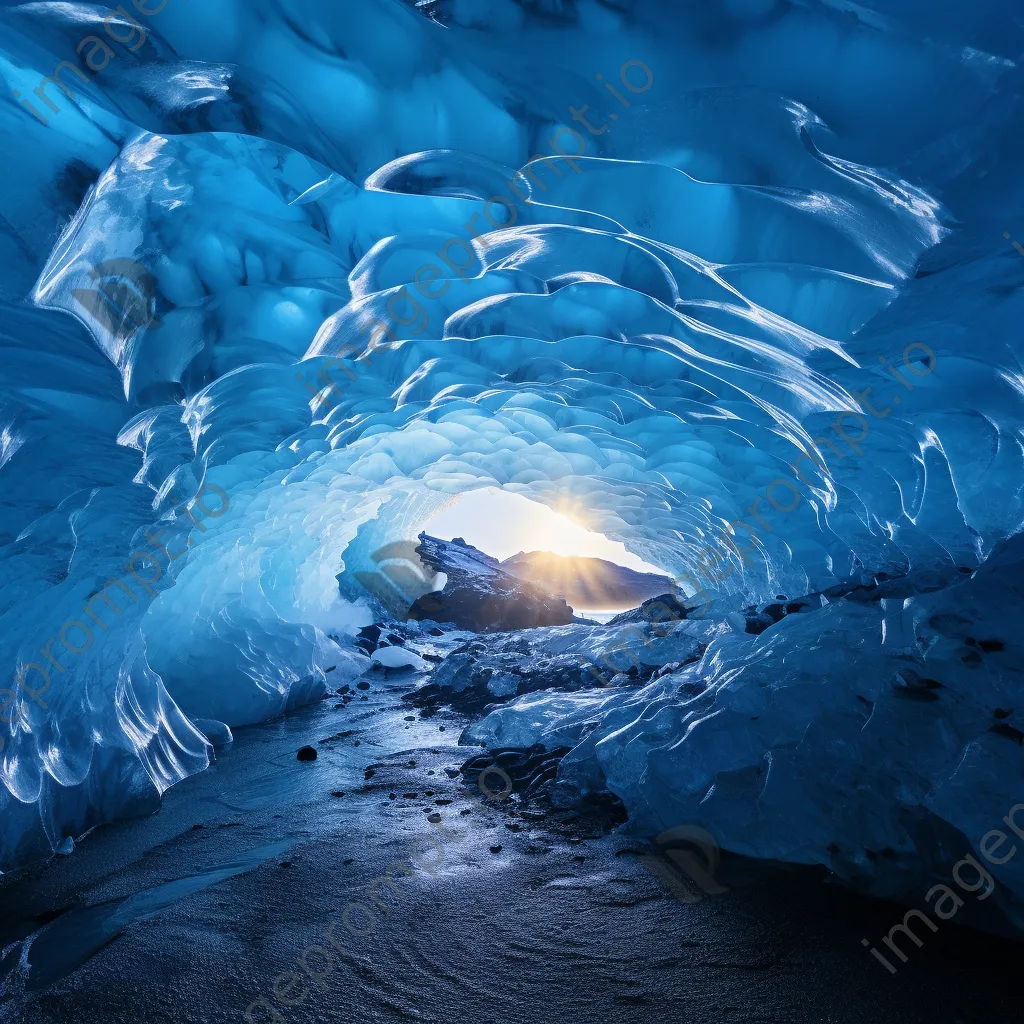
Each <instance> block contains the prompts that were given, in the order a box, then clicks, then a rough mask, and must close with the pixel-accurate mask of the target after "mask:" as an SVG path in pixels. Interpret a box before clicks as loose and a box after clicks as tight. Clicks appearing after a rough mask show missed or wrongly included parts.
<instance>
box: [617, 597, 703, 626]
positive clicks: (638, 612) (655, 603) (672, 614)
mask: <svg viewBox="0 0 1024 1024" xmlns="http://www.w3.org/2000/svg"><path fill="white" fill-rule="evenodd" d="M694 607H695V606H691V605H688V604H686V603H685V602H684V601H681V600H680V599H679V598H678V597H676V595H675V594H661V595H660V596H659V597H652V598H650V599H649V600H647V601H644V603H643V604H642V605H640V607H639V608H631V609H630V610H629V611H628V612H622V614H621V615H616V616H615V617H614V618H612V619H609V621H608V625H609V626H624V625H626V624H627V623H630V622H679V621H680V620H681V619H685V618H686V617H687V616H688V615H690V614H691V613H692V612H693V611H694Z"/></svg>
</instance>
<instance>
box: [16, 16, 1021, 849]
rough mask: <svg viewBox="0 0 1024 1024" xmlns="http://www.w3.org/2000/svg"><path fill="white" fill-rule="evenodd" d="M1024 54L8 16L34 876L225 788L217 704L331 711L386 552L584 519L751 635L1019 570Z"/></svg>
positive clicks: (745, 24) (771, 22) (1011, 47)
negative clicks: (455, 517)
mask: <svg viewBox="0 0 1024 1024" xmlns="http://www.w3.org/2000/svg"><path fill="white" fill-rule="evenodd" d="M1022 36H1024V31H1022V28H1021V25H1020V24H1019V19H1016V16H1015V14H1014V12H1013V10H1012V8H1011V7H1010V5H1009V4H1007V3H1002V2H998V0H987V2H981V3H976V4H972V5H970V6H969V9H967V8H965V7H964V6H963V5H954V4H940V5H935V4H923V3H919V2H916V0H906V2H894V3H887V4H885V5H882V4H860V5H844V4H838V3H826V2H811V0H806V2H796V0H793V2H787V0H777V2H773V0H746V2H744V0H722V2H721V3H715V4H705V3H700V4H697V3H694V4H668V3H656V2H653V0H650V2H637V3H617V2H614V3H613V2H610V0H609V2H599V0H577V2H568V0H567V2H557V3H556V2H546V0H536V2H527V0H522V2H512V0H502V2H494V3H487V4H484V3H479V4H477V3H471V2H466V0H458V2H456V0H452V2H445V0H439V2H436V3H430V4H427V5H420V6H418V7H417V6H416V5H412V4H409V5H405V4H401V3H397V2H391V0H361V2H360V3H356V4H348V5H335V4H332V3H327V2H326V0H322V2H321V0H258V2H255V3H245V4H243V3H240V2H237V3H221V4H217V5H209V4H197V3H195V2H193V3H191V4H185V3H184V0H180V2H179V0H168V2H166V3H165V2H163V0H138V2H133V3H132V4H126V5H123V6H122V7H121V8H119V9H117V10H116V11H113V12H111V11H110V10H108V9H107V8H103V7H100V6H97V5H91V4H63V3H61V4H58V3H32V4H23V5H19V4H5V5H4V6H3V8H2V10H0V71H2V74H3V77H4V79H5V82H6V86H5V92H4V103H3V105H2V106H0V132H2V136H3V143H4V148H5V151H6V152H7V153H8V154H9V158H8V159H7V160H6V161H5V163H4V165H3V168H2V170H0V174H2V175H3V186H4V187H3V190H2V192H0V214H2V220H0V256H2V258H3V266H4V275H3V280H2V282H0V289H2V291H0V295H2V301H3V314H4V315H3V320H2V322H0V339H2V344H3V352H4V361H3V370H2V376H0V479H2V486H3V496H4V500H3V505H2V514H0V543H2V545H3V550H2V552H0V565H2V570H0V653H2V656H3V658H4V659H5V663H6V664H7V665H8V666H9V671H10V678H11V682H10V684H9V685H8V687H7V689H6V690H2V689H0V700H2V701H3V702H4V703H3V718H4V721H3V723H2V724H0V736H2V738H3V742H4V747H3V751H2V755H0V756H2V762H0V777H2V780H3V787H2V788H0V815H2V818H3V822H4V825H3V828H2V830H0V865H11V864H14V863H18V862H20V861H22V860H24V859H27V858H29V857H31V856H35V855H38V854H39V853H41V852H45V851H46V850H48V849H50V848H54V847H56V846H57V845H59V843H60V842H61V840H62V839H63V838H64V837H65V836H67V835H79V834H81V832H83V831H85V829H87V828H88V827H90V826H91V825H93V824H96V823H98V822H101V821H104V820H109V819H110V818H111V817H114V816H116V815H118V814H121V813H129V812H133V811H135V810H138V809H143V808H146V807H151V806H154V805H155V801H156V800H157V799H158V798H159V795H160V793H161V792H162V791H163V790H164V789H165V788H166V786H167V785H170V784H172V783H173V782H174V781H177V780H178V779H180V778H182V777H184V776H185V775H186V774H188V773H190V772H192V771H195V770H198V769H200V768H202V767H203V766H204V765H205V764H206V763H207V759H208V756H209V748H208V745H207V743H206V741H205V738H204V737H203V736H202V735H201V734H200V733H199V732H198V731H197V730H196V729H195V728H193V727H192V726H191V725H190V724H189V722H188V720H187V719H186V718H185V717H184V715H189V716H192V717H194V718H213V719H218V720H221V721H224V722H227V723H228V724H232V725H239V724H246V723H251V722H256V721H260V720H263V719H266V718H268V717H272V716H273V715H276V714H279V713H281V712H282V711H284V710H286V709H288V708H289V707H293V706H295V705H296V704H298V703H301V702H303V701H307V700H310V699H314V698H315V697H316V696H317V695H318V694H319V693H321V692H322V690H323V686H324V675H323V669H324V667H325V664H326V663H327V659H328V658H330V659H331V663H332V664H333V663H335V662H336V661H337V659H338V657H339V656H340V654H339V652H338V650H337V647H336V646H335V645H333V642H332V641H330V640H329V639H327V636H326V634H327V633H328V632H330V633H333V634H335V635H338V636H343V635H344V634H345V633H346V632H348V631H350V630H351V628H352V627H353V626H354V625H357V624H358V623H360V622H363V621H366V616H367V615H368V614H369V612H368V611H367V609H366V607H365V606H364V605H362V604H361V603H360V602H359V601H353V600H351V599H352V598H353V597H354V592H353V591H351V590H349V591H347V594H348V596H349V598H350V600H344V599H343V598H342V597H341V596H340V595H339V592H338V588H337V583H336V581H335V575H336V574H337V573H338V572H339V570H348V571H351V569H352V567H353V566H355V565H356V564H358V563H360V561H361V560H363V561H365V558H366V554H367V550H368V546H369V544H370V539H369V537H370V535H369V534H366V533H363V534H361V533H360V528H361V527H362V526H363V525H364V524H367V523H370V522H371V521H372V522H373V523H374V525H373V527H372V530H373V536H379V535H381V534H386V533H387V532H388V531H389V529H390V528H391V527H392V526H393V529H394V531H395V532H396V533H398V532H400V533H403V534H405V535H408V534H409V533H410V532H411V531H414V530H415V528H416V526H417V525H418V523H419V522H422V521H423V519H425V518H427V516H428V515H429V513H430V512H431V511H432V510H433V509H435V508H436V507H437V505H438V503H439V502H444V501H445V500H446V499H447V496H449V495H451V494H455V493H458V492H459V491H462V490H464V489H466V488H468V487H472V486H480V485H491V484H498V485H500V486H502V487H506V488H511V489H515V490H517V491H519V492H521V493H524V494H526V495H528V496H530V497H533V498H536V499H537V500H541V501H549V502H553V501H555V500H556V499H560V500H565V499H567V498H568V499H570V500H572V501H573V502H574V503H575V505H576V507H577V509H578V512H579V514H580V515H581V516H583V517H585V518H586V519H587V520H588V521H589V523H590V525H592V526H593V527H594V528H596V529H599V530H601V531H602V532H604V533H606V534H608V536H610V537H612V538H613V539H619V540H623V541H624V542H626V543H627V544H628V545H629V546H630V548H631V549H633V550H634V551H636V552H637V553H638V554H641V555H642V556H644V557H647V558H649V559H650V560H653V561H655V562H657V563H658V564H660V565H662V566H664V567H665V568H666V569H667V570H668V571H670V572H672V573H674V574H676V575H678V576H679V577H680V578H681V579H682V580H683V585H684V587H685V588H686V589H688V590H692V591H704V593H705V594H706V596H707V598H708V601H709V602H710V603H709V604H708V608H709V610H710V612H711V613H713V614H726V613H728V612H729V611H731V610H734V609H735V608H736V607H739V606H741V605H742V604H745V603H747V602H748V601H751V600H760V599H764V598H766V597H771V596H772V595H774V594H775V592H776V591H779V592H785V593H787V594H800V593H806V592H808V591H811V590H817V589H822V588H824V587H827V586H829V585H830V584H832V583H835V582H837V581H840V580H847V579H850V578H855V579H857V578H863V579H871V578H875V577H877V576H878V574H880V573H884V574H887V575H888V576H892V577H900V578H902V577H909V578H910V579H911V580H913V581H917V582H916V583H914V584H913V586H916V587H918V588H919V589H922V590H923V589H931V588H934V587H940V586H943V585H945V584H949V583H950V582H951V581H952V580H954V579H956V578H957V574H958V573H959V572H960V570H961V569H962V568H969V569H973V568H974V567H976V566H978V565H979V563H981V562H983V561H984V560H985V559H986V558H988V557H989V555H990V554H991V552H992V551H993V550H994V548H995V545H997V543H998V542H1000V541H1001V540H1003V539H1004V538H1006V537H1008V536H1011V535H1012V534H1013V533H1015V532H1016V531H1017V530H1018V529H1019V528H1020V521H1021V487H1020V481H1021V479H1022V466H1021V460H1022V456H1024V449H1022V445H1021V439H1020V426H1021V394H1022V388H1021V377H1020V370H1019V353H1018V347H1019V346H1018V341H1017V338H1018V336H1019V335H1018V326H1017V325H1018V324H1019V319H1020V314H1021V312H1022V307H1024V303H1022V301H1021V299H1020V294H1021V292H1020V284H1021V281H1022V280H1024V261H1022V259H1021V256H1020V255H1019V254H1018V252H1017V251H1016V250H1015V249H1014V247H1013V244H1012V240H1013V239H1014V238H1022V237H1024V216H1022V214H1024V208H1022V199H1024V195H1022V190H1021V188H1020V186H1019V167H1020V159H1021V157H1022V156H1024V153H1022V142H1021V135H1020V130H1019V129H1020V126H1021V108H1020V86H1021V72H1020V68H1019V56H1020V54H1021V52H1022V50H1024V46H1022V43H1024V38H1022ZM61 62H67V64H66V65H64V66H61ZM640 65H642V66H643V68H647V69H648V72H649V74H648V73H647V72H644V71H643V68H641V67H640ZM627 66H628V67H627ZM55 69H58V74H57V76H56V81H50V82H49V83H47V81H46V78H47V76H51V75H54V71H55ZM76 69H77V70H76ZM623 69H625V70H623ZM620 70H621V71H622V72H623V73H622V75H621V76H620ZM631 74H632V75H633V77H632V78H631V77H630V75H631ZM598 76H600V78H599V77H598ZM630 83H632V86H631V85H630ZM608 85H612V86H613V88H614V89H615V91H616V92H617V93H618V97H616V96H615V95H614V94H613V93H612V92H610V91H609V90H608V88H607V86H608ZM640 86H643V88H642V89H640V91H637V88H638V87H640ZM620 97H621V99H620ZM584 107H587V108H588V109H587V111H583V112H582V113H580V114H579V115H578V116H580V117H584V118H586V119H587V126H585V125H584V123H583V121H581V120H578V119H575V118H574V113H573V112H574V111H576V112H580V111H582V110H583V108H584ZM612 114H615V115H616V117H615V119H612V118H611V115H612ZM599 116H600V118H603V119H604V120H602V123H601V125H598V124H597V121H598V119H599ZM590 125H593V126H594V127H589V126H590ZM553 139H554V140H555V145H554V147H553V146H552V140H553ZM577 140H579V141H577ZM558 149H561V150H562V152H563V153H565V154H567V155H566V156H558V155H557V150H558ZM576 153H580V154H582V155H580V156H579V157H578V158H575V157H574V156H573V154H576ZM537 157H543V158H546V159H536V158H537ZM531 158H534V159H532V160H531ZM517 168H525V170H524V171H523V172H521V173H517V171H516V169H517ZM494 197H499V201H494ZM526 198H529V199H530V200H531V201H530V202H526ZM1004 233H1008V234H1010V236H1011V239H1010V240H1006V239H1004ZM425 268H432V269H426V270H425ZM321 374H324V375H326V376H321ZM868 388H870V389H871V390H870V392H869V391H867V390H866V389H868ZM311 392H316V393H317V394H316V397H314V396H313V395H312V394H311ZM896 399H899V401H898V402H897V401H896ZM222 496H223V497H222ZM389 524H390V525H389ZM161 531H162V532H161ZM111 580H116V581H119V582H117V583H114V584H110V583H109V581H111ZM343 585H344V584H343ZM126 589H127V591H128V592H129V593H126ZM111 602H113V605H112V604H111ZM83 609H84V610H83ZM69 623H78V624H80V625H81V627H83V628H81V629H80V628H79V627H78V626H69ZM861 628H862V632H860V633H858V632H857V630H856V629H851V633H850V636H849V638H848V640H847V641H844V644H846V645H847V648H848V652H849V658H850V659H851V660H853V661H856V658H857V657H858V655H857V654H855V653H853V652H855V651H857V650H859V649H860V647H861V646H862V643H861V641H862V640H863V637H864V635H865V632H864V631H866V634H871V632H872V630H874V629H875V625H867V624H864V623H862V624H861ZM51 638H53V639H52V642H51ZM847 648H844V649H847ZM736 657H738V658H739V657H741V655H739V654H737V655H736ZM742 657H744V658H746V657H747V654H746V653H744V654H743V655H742ZM358 664H359V662H358V655H355V654H351V655H349V661H348V665H349V666H350V667H351V668H352V669H355V668H357V667H358ZM183 712H184V715H183ZM7 718H10V721H9V722H7V721H6V719H7ZM679 728H683V726H679ZM638 729H640V732H641V733H642V731H643V728H642V716H641V722H640V725H639V726H638ZM758 744H760V746H761V748H762V750H763V747H764V746H765V744H768V745H770V743H769V741H768V740H767V739H765V738H764V737H760V738H758V740H757V741H756V742H755V743H753V745H752V747H751V749H752V750H753V749H754V747H757V746H758ZM613 747H614V744H612V745H609V747H607V748H605V749H612V748H613ZM629 763H632V762H629ZM619 788H621V789H623V791H624V792H628V789H629V787H628V786H626V785H624V784H623V785H620V787H619ZM958 827H959V826H958ZM964 827H966V826H964ZM771 845H772V844H771V841H769V840H765V847H766V848H768V847H771Z"/></svg>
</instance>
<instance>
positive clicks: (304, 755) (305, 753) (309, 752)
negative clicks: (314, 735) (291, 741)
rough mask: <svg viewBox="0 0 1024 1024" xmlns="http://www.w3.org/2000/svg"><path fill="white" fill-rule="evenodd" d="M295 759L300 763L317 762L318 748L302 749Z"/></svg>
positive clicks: (307, 747)
mask: <svg viewBox="0 0 1024 1024" xmlns="http://www.w3.org/2000/svg"><path fill="white" fill-rule="evenodd" d="M295 757H296V758H297V759H298V760H299V761H315V760H316V758H317V752H316V747H309V746H306V747H300V748H299V752H298V753H297V754H296V755H295Z"/></svg>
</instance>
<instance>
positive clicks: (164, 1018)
mask: <svg viewBox="0 0 1024 1024" xmlns="http://www.w3.org/2000/svg"><path fill="white" fill-rule="evenodd" d="M368 678H369V679H370V680H371V688H370V690H369V691H359V690H356V691H354V694H355V696H354V699H353V700H351V702H350V703H349V704H348V705H347V706H343V707H339V706H338V705H340V704H341V701H340V700H338V699H337V698H334V699H330V700H325V701H324V702H323V703H321V704H320V705H318V706H316V707H314V708H310V709H307V710H306V711H303V712H301V713H297V714H294V715H291V716H289V717H288V718H286V719H282V720H279V721H277V722H274V723H271V724H270V725H265V726H260V727H254V728H251V729H246V730H240V731H239V732H238V733H237V734H236V737H235V742H234V744H233V745H232V746H230V747H228V748H226V749H224V750H223V751H221V753H220V757H219V760H218V762H217V763H216V764H215V765H214V766H212V767H211V768H210V770H209V771H207V772H205V773H203V774H201V775H199V776H196V777H194V778H192V779H189V780H187V781H186V782H183V783H181V784H180V785H178V786H176V787H175V788H173V789H172V790H171V791H169V792H168V794H167V796H166V799H165V802H164V805H163V807H162V808H161V810H160V811H159V813H157V814H155V815H153V816H151V817H149V818H145V819H141V820H136V821H132V822H125V823H122V824H119V825H115V826H111V827H106V828H103V829H99V830H97V831H96V832H95V833H93V834H92V835H91V836H89V837H88V838H87V839H86V840H85V841H84V842H83V843H82V844H81V845H80V847H79V848H78V849H77V850H76V851H75V852H74V854H73V855H71V856H69V857H58V858H57V859H55V860H54V861H52V862H51V863H49V864H46V865H39V866H35V867H32V868H29V869H26V870H23V871H21V872H18V873H14V874H11V875H8V876H5V877H3V878H2V879H0V907H2V911H0V942H2V944H3V945H4V946H5V947H7V948H6V952H5V957H4V960H3V963H2V966H0V984H2V985H3V992H4V999H3V1001H2V1002H0V1019H3V1020H4V1021H17V1022H25V1024H51V1022H52V1024H58V1022H60V1024H67V1022H74V1024H143V1022H145V1024H163V1022H173V1024H198V1022H203V1024H218V1022H221V1021H236V1022H237V1021H244V1020H245V1019H246V1017H245V1013H246V1009H247V1008H251V1009H250V1018H251V1019H252V1020H254V1021H265V1020H273V1021H303V1022H305V1021H312V1022H317V1021H346V1022H348V1021H355V1022H364V1021H365V1022H378V1021H381V1022H383V1021H388V1022H397V1021H428V1022H439V1024H440V1022H444V1024H456V1022H458V1024H462V1022H467V1024H506V1022H513V1021H516V1022H518V1021H524V1022H525V1021H542V1022H547V1021H551V1022H559V1024H562V1022H588V1024H589V1022H595V1024H597V1022H601V1024H604V1022H611V1021H637V1022H640V1021H643V1022H650V1021H654V1022H662V1021H664V1022H666V1024H667V1022H673V1024H677V1022H694V1021H696V1022H705V1021H706V1022H716V1024H719V1022H730V1021H742V1022H748V1024H768V1022H800V1024H803V1022H808V1024H822V1022H842V1024H847V1022H849V1024H874V1022H878V1024H883V1022H885V1024H889V1022H892V1021H899V1022H902V1024H915V1022H921V1024H967V1022H972V1024H973V1022H978V1024H981V1022H984V1024H991V1022H993V1021H1010V1020H1014V1019H1019V1013H1020V1006H1021V983H1020V981H1019V980H1018V979H1019V968H1018V966H1017V965H1018V964H1019V962H1020V956H1021V953H1022V951H1024V950H1022V947H1021V946H1019V945H1016V944H1014V943H1012V942H1007V941H1005V940H999V939H994V938H990V937H987V936H985V935H982V934H979V933H976V932H972V931H968V930H966V929H956V928H953V927H946V928H943V929H942V930H941V931H940V932H939V933H938V934H934V935H933V934H932V933H930V932H928V931H926V930H924V929H920V931H923V946H922V947H921V948H920V949H917V948H916V947H912V946H910V945H909V943H905V945H906V946H907V948H908V949H909V953H910V956H909V962H908V963H907V964H906V965H902V966H901V968H900V971H899V973H898V974H897V975H896V976H891V975H890V974H889V973H888V972H887V971H886V970H885V969H884V968H883V967H882V966H881V965H879V964H878V963H877V962H876V961H874V960H873V959H872V958H871V957H870V956H869V955H868V953H867V951H866V950H865V949H864V948H863V946H862V945H861V938H862V937H868V938H871V940H872V941H873V942H877V937H879V936H882V935H884V934H885V933H886V932H888V930H889V928H890V926H891V925H892V924H893V923H894V922H895V921H898V920H900V919H901V918H902V916H903V910H902V909H899V908H896V907H894V906H891V905H886V904H881V903H877V902H872V901H868V900H864V899H862V898H860V897H858V896H856V895H854V894H851V893H849V892H846V891H844V890H841V889H839V888H838V887H835V886H832V885H829V884H827V880H825V879H822V878H821V877H820V876H819V875H812V874H810V873H807V872H796V871H782V870H776V869H758V870H755V871H751V870H749V868H750V866H749V865H743V864H742V863H740V862H731V864H730V862H728V861H727V862H726V864H725V865H724V869H723V872H722V873H721V875H720V877H722V878H723V880H725V881H726V882H727V883H728V884H729V885H730V889H729V891H728V892H726V893H724V894H721V895H713V896H707V897H706V898H704V899H702V900H700V901H699V902H693V903H682V902H679V901H678V900H676V899H674V898H673V897H672V895H670V894H669V892H668V891H667V890H666V889H663V888H662V885H661V883H659V881H658V880H657V879H656V878H655V877H654V876H653V875H652V874H651V873H650V872H649V871H648V870H647V869H646V868H645V867H644V866H643V864H642V863H641V861H640V860H639V859H638V858H637V856H635V852H636V851H638V850H640V851H641V852H642V847H643V844H641V843H639V842H638V840H636V839H635V838H633V837H630V836H628V835H626V834H624V833H622V832H616V831H608V830H607V821H602V820H601V819H600V816H599V815H598V816H597V817H591V816H580V817H578V818H575V819H573V820H569V821H565V820H560V821H557V822H555V821H553V820H552V819H551V818H550V816H547V817H546V816H544V815H543V814H540V813H538V812H532V811H529V810H526V811H525V813H524V811H523V809H522V808H521V807H520V805H519V804H518V801H517V800H516V799H510V800H506V801H504V802H501V803H497V802H496V803H494V804H492V805H485V804H482V803H481V802H479V801H478V800H475V799H471V797H470V792H471V791H470V790H468V789H467V788H465V786H464V783H463V777H462V776H461V775H458V774H457V773H456V770H457V769H458V767H459V766H460V765H461V764H462V763H463V762H464V761H466V759H467V758H469V757H470V756H471V755H473V754H475V753H479V751H477V750H476V749H475V748H465V747H461V748H460V747H458V746H457V739H458V736H459V733H460V732H461V729H462V726H463V725H464V724H465V722H464V720H462V719H460V718H458V717H456V716H454V715H447V716H446V715H445V714H443V713H442V714H440V715H436V716H433V717H427V718H425V717H422V713H421V712H419V711H416V710H411V709H410V707H409V706H408V705H407V704H403V702H402V700H401V697H402V694H403V693H406V692H408V691H409V689H410V688H411V687H412V686H413V685H414V681H415V677H414V676H413V675H412V674H411V673H405V674H394V675H392V676H391V677H390V678H385V677H384V675H383V674H382V673H371V674H370V675H369V676H368ZM364 697H365V699H363V698H364ZM410 718H412V720H409V719H410ZM307 744H311V745H313V746H315V747H316V748H317V751H318V756H317V759H316V760H315V761H305V762H304V761H299V760H298V759H297V756H296V754H297V751H298V750H299V749H300V748H301V747H303V746H304V745H307ZM452 776H455V777H452ZM489 786H490V787H491V788H493V789H498V790H500V789H501V788H502V785H501V783H500V782H497V781H491V782H490V783H489ZM341 793H343V794H344V795H343V796H342V795H335V794H341ZM392 794H393V797H392ZM448 801H451V802H448ZM417 841H418V845H414V844H416V843H417ZM387 873H390V874H391V876H392V877H393V878H394V879H395V880H394V884H393V885H390V886H389V885H380V884H378V886H377V888H376V889H375V890H374V894H375V896H376V902H375V901H374V900H373V899H372V898H371V897H370V896H368V895H367V887H368V885H369V884H370V883H371V882H372V880H373V879H374V878H376V877H379V876H381V875H383V874H387ZM744 878H745V879H746V880H745V881H744V880H743V879H744ZM354 904H362V907H363V908H365V909H360V908H353V906H352V905H354ZM346 908H348V917H347V923H348V924H349V925H350V926H351V929H352V930H353V931H356V932H362V933H368V934H362V935H352V934H351V933H350V932H349V931H346V929H345V928H344V926H343V924H342V921H343V915H344V914H345V912H346ZM368 911H374V912H375V919H373V918H371V917H370V916H369V914H368ZM325 933H329V934H330V935H332V936H333V937H334V938H335V939H336V940H337V941H338V944H339V945H341V946H342V947H344V948H345V950H346V955H344V956H343V955H342V954H341V953H339V952H337V951H336V950H334V949H333V948H332V946H331V944H330V942H329V940H328V939H326V938H325ZM28 937H31V939H32V941H31V944H28V943H26V941H25V940H26V939H27V938H28ZM327 952H330V953H331V956H332V960H331V961H329V962H328V961H326V960H325V956H324V954H325V953H327ZM26 953H27V956H26ZM303 954H305V957H304V959H305V965H306V968H307V970H308V972H309V973H310V974H315V975H318V976H320V978H321V980H320V981H316V982H314V981H311V980H309V979H308V976H306V975H303V978H305V980H302V979H301V978H300V977H298V976H297V975H296V976H294V977H293V976H292V975H291V974H289V973H287V972H298V971H299V970H300V968H299V966H298V965H297V960H298V959H299V958H300V957H303ZM275 979H276V980H277V989H278V992H277V996H275V991H274V988H275ZM278 996H280V997H282V998H278ZM260 999H263V1000H265V1002H264V1003H258V1005H256V1006H253V1004H254V1003H256V1002H257V1001H258V1000H260ZM282 999H283V1001H282ZM289 1001H290V1002H291V1003H292V1005H286V1003H288V1002H289ZM275 1014H276V1016H275Z"/></svg>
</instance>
